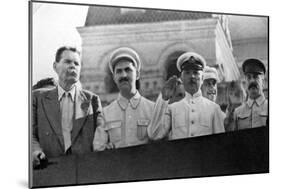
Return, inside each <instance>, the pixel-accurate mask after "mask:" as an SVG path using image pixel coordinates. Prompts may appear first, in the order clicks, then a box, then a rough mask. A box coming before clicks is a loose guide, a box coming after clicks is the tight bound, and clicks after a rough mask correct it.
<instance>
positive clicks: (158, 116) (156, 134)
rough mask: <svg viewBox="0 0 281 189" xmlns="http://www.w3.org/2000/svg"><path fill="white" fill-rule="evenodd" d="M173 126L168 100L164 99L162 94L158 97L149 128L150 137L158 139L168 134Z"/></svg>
mask: <svg viewBox="0 0 281 189" xmlns="http://www.w3.org/2000/svg"><path fill="white" fill-rule="evenodd" d="M170 128H171V111H170V109H169V107H168V101H165V100H163V99H162V95H161V93H160V95H159V96H158V98H157V101H156V103H155V107H154V110H153V114H152V119H151V122H150V124H149V126H148V128H147V133H148V136H149V138H150V139H152V140H158V139H162V138H164V137H165V136H167V135H168V133H169V130H170Z"/></svg>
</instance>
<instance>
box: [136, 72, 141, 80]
mask: <svg viewBox="0 0 281 189" xmlns="http://www.w3.org/2000/svg"><path fill="white" fill-rule="evenodd" d="M138 79H140V70H137V78H136V80H138Z"/></svg>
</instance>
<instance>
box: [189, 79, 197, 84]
mask: <svg viewBox="0 0 281 189" xmlns="http://www.w3.org/2000/svg"><path fill="white" fill-rule="evenodd" d="M189 83H190V84H196V83H197V81H196V79H191V80H190V81H189Z"/></svg>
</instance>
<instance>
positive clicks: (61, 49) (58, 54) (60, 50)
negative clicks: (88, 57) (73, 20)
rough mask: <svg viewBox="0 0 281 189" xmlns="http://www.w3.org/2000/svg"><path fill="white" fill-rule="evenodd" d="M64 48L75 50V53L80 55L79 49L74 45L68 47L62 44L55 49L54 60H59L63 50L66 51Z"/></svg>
mask: <svg viewBox="0 0 281 189" xmlns="http://www.w3.org/2000/svg"><path fill="white" fill-rule="evenodd" d="M66 50H68V51H72V52H76V53H78V54H79V55H80V51H79V50H78V49H77V48H75V47H69V46H63V47H60V48H59V49H58V50H57V52H56V58H55V61H56V62H59V61H60V59H61V55H62V53H63V52H64V51H66Z"/></svg>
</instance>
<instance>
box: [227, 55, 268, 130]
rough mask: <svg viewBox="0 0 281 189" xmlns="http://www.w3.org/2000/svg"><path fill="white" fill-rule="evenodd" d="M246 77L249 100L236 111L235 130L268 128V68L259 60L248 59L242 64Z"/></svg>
mask: <svg viewBox="0 0 281 189" xmlns="http://www.w3.org/2000/svg"><path fill="white" fill-rule="evenodd" d="M242 69H243V72H244V75H245V77H246V87H247V88H246V89H247V93H248V100H247V101H246V102H245V103H243V104H242V105H241V106H239V107H238V108H236V109H235V111H234V115H233V117H234V128H232V129H233V130H241V129H248V128H254V127H261V126H266V125H267V124H268V123H267V121H268V101H267V99H266V98H265V97H264V93H263V85H264V75H265V72H266V68H265V66H264V64H263V63H262V62H261V61H260V60H258V59H247V60H245V61H244V62H243V64H242Z"/></svg>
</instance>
